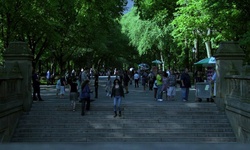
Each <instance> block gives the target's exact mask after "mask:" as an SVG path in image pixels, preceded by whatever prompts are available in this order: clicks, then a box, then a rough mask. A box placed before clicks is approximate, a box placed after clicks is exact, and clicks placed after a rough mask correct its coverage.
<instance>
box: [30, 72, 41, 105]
mask: <svg viewBox="0 0 250 150" xmlns="http://www.w3.org/2000/svg"><path fill="white" fill-rule="evenodd" d="M32 86H33V101H37V98H38V101H43V99H42V98H41V95H40V79H39V76H38V74H37V73H36V72H35V71H33V75H32Z"/></svg>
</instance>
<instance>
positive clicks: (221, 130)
mask: <svg viewBox="0 0 250 150" xmlns="http://www.w3.org/2000/svg"><path fill="white" fill-rule="evenodd" d="M79 130H80V131H81V130H83V131H87V132H89V133H91V132H104V131H105V132H114V131H116V132H124V131H126V132H132V133H133V132H144V133H156V132H163V131H164V132H165V133H179V132H181V133H201V132H202V133H203V132H207V133H227V132H228V133H229V132H232V128H195V129H187V128H176V129H174V128H169V129H167V128H164V129H162V128H153V127H149V128H140V129H137V128H131V129H129V130H128V129H123V128H118V127H113V128H109V129H98V128H92V129H91V128H83V127H82V128H79V127H78V128H77V127H74V126H72V128H66V129H65V128H62V127H60V126H54V127H51V128H46V127H43V128H31V127H29V126H26V127H22V128H18V129H17V130H16V132H17V133H33V132H34V133H36V132H43V133H44V131H46V132H48V133H53V132H58V133H64V132H65V131H67V132H69V133H71V132H75V131H79Z"/></svg>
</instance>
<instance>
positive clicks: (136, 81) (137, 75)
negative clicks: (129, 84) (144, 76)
mask: <svg viewBox="0 0 250 150" xmlns="http://www.w3.org/2000/svg"><path fill="white" fill-rule="evenodd" d="M139 79H140V76H139V74H138V72H137V71H136V72H135V74H134V80H135V88H137V87H139Z"/></svg>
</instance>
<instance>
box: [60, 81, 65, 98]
mask: <svg viewBox="0 0 250 150" xmlns="http://www.w3.org/2000/svg"><path fill="white" fill-rule="evenodd" d="M60 82H61V83H60V84H61V86H60V98H63V97H64V95H65V85H66V79H65V77H64V76H62V77H61V79H60Z"/></svg>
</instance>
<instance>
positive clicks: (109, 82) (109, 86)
mask: <svg viewBox="0 0 250 150" xmlns="http://www.w3.org/2000/svg"><path fill="white" fill-rule="evenodd" d="M111 87H112V82H111V78H110V76H108V79H107V82H106V87H105V90H106V96H111Z"/></svg>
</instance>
